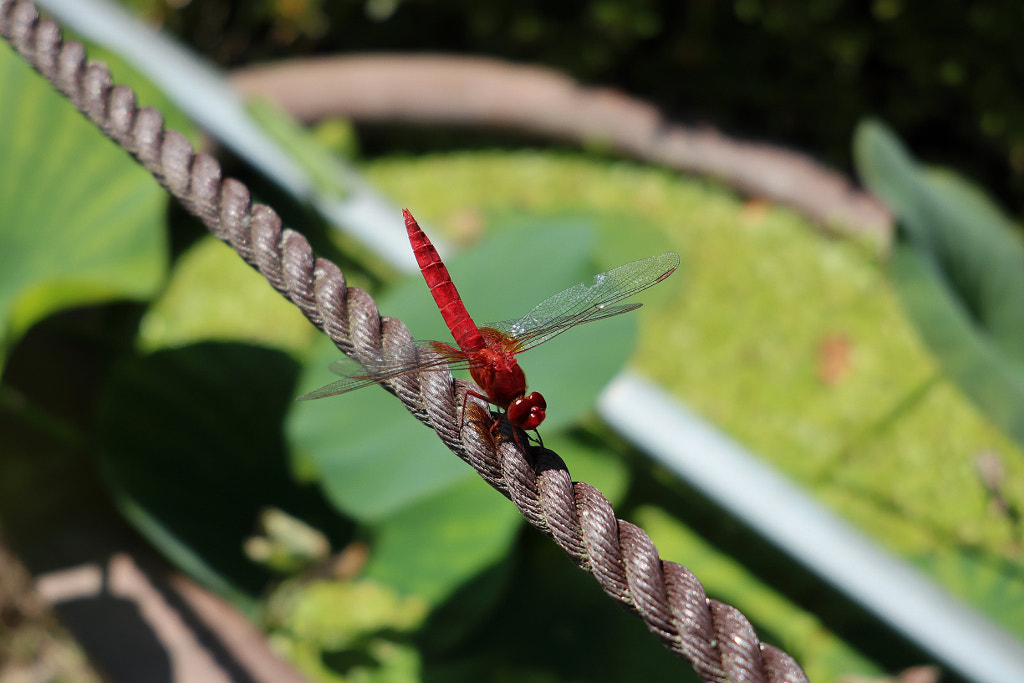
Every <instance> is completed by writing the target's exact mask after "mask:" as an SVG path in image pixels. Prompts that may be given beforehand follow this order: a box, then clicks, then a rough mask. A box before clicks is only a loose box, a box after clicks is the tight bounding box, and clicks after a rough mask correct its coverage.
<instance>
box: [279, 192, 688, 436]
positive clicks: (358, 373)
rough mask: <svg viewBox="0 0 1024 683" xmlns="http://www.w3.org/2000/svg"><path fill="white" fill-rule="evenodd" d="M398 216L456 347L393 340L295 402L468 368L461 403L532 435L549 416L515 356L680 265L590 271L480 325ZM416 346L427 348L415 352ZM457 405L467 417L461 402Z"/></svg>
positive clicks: (337, 368) (662, 259) (608, 309)
mask: <svg viewBox="0 0 1024 683" xmlns="http://www.w3.org/2000/svg"><path fill="white" fill-rule="evenodd" d="M402 215H403V217H404V218H405V227H406V231H407V232H408V234H409V243H410V244H411V245H412V250H413V254H414V255H415V256H416V262H417V264H418V265H419V268H420V272H421V273H422V275H423V279H424V280H425V281H426V283H427V287H428V288H429V289H430V293H431V295H432V296H433V298H434V302H435V303H436V304H437V307H438V310H439V311H440V312H441V317H442V318H444V322H445V324H446V325H447V326H448V330H449V331H450V332H451V335H452V337H453V338H454V340H455V345H454V346H453V345H452V344H448V343H445V342H441V341H415V342H412V345H411V346H412V348H409V347H407V346H403V345H397V346H396V347H394V348H391V349H388V350H384V351H380V352H378V353H377V355H371V356H370V357H360V359H359V360H358V361H357V360H355V359H353V358H345V359H342V360H340V361H336V362H334V363H332V364H331V366H330V369H331V371H332V372H334V373H335V374H337V375H341V379H340V380H337V381H335V382H332V383H331V384H328V385H326V386H324V387H321V388H319V389H317V390H316V391H312V392H310V393H308V394H304V395H302V396H300V397H299V399H298V400H300V401H305V400H312V399H318V398H325V397H327V396H336V395H338V394H344V393H347V392H349V391H354V390H356V389H361V388H362V387H365V386H369V385H372V384H380V383H382V382H387V381H389V380H392V379H395V378H397V377H401V376H404V375H410V374H416V373H423V372H439V371H450V370H458V369H468V370H469V374H470V376H471V377H472V378H473V380H474V381H475V382H476V384H477V386H478V387H479V388H480V390H481V391H482V393H478V392H475V391H469V392H467V398H466V400H468V396H475V397H477V398H480V399H482V400H484V401H486V402H488V403H490V404H492V405H495V406H497V407H498V408H500V409H502V410H503V411H504V416H505V418H507V419H508V421H509V422H510V423H511V424H512V425H513V426H515V427H518V428H519V429H522V430H524V431H533V432H534V433H537V432H536V430H537V427H539V426H540V424H541V423H542V422H543V421H544V418H545V416H546V414H547V402H546V401H545V400H544V397H543V396H542V395H541V394H540V393H539V392H536V391H533V392H530V393H527V385H526V375H525V373H524V372H523V369H522V368H521V367H520V366H519V362H518V360H517V358H516V357H517V356H518V355H519V354H520V353H523V352H524V351H527V350H529V349H532V348H534V347H535V346H538V345H540V344H543V343H544V342H547V341H550V340H551V339H553V338H554V337H557V336H558V335H560V334H562V333H563V332H565V331H566V330H569V329H570V328H573V327H576V326H577V325H583V324H585V323H590V322H594V321H596V320H604V319H605V318H611V317H613V316H616V315H621V314H623V313H628V312H629V311H634V310H636V309H638V308H640V306H641V305H642V304H639V303H627V304H618V302H620V301H622V300H623V299H627V298H629V297H631V296H633V295H634V294H637V293H639V292H642V291H644V290H645V289H647V288H648V287H652V286H654V285H656V284H658V283H659V282H661V281H662V280H664V279H665V278H667V277H668V276H669V275H671V274H672V273H673V272H674V271H675V270H676V268H677V267H678V266H679V255H678V254H676V253H675V252H671V251H670V252H666V253H664V254H661V255H660V256H651V257H649V258H645V259H641V260H639V261H633V262H631V263H627V264H625V265H622V266H619V267H618V268H613V269H612V270H609V271H607V272H604V273H600V274H599V275H596V276H594V282H593V284H591V285H589V286H588V285H586V284H584V283H582V282H581V283H579V284H577V285H573V286H572V287H569V288H568V289H566V290H563V291H561V292H559V293H558V294H555V295H554V296H551V297H548V298H547V299H545V300H544V301H542V302H541V303H539V304H537V305H536V306H535V307H534V308H533V309H531V310H530V312H529V313H527V314H526V315H524V316H523V317H521V318H518V319H515V320H505V321H501V322H494V323H488V324H486V325H484V326H482V327H481V326H478V325H477V324H476V323H475V322H474V321H473V318H471V317H470V315H469V312H468V311H467V310H466V306H465V304H463V302H462V297H460V296H459V292H458V290H457V289H456V288H455V284H454V283H453V282H452V278H451V275H449V273H448V269H447V268H446V267H445V265H444V262H443V261H442V260H441V257H440V256H439V255H438V253H437V249H435V248H434V245H433V244H431V242H430V239H429V238H428V237H427V235H426V234H425V233H424V232H423V230H422V229H421V228H420V226H419V223H417V222H416V219H415V218H413V216H412V214H411V213H410V212H409V210H408V209H403V210H402ZM421 348H425V349H427V350H430V351H433V353H418V352H417V351H418V350H419V349H421ZM463 403H464V405H463V415H465V400H464V402H463ZM500 421H501V417H500V416H499V417H498V418H497V419H496V420H495V421H494V422H493V423H492V425H491V430H492V432H493V430H494V429H495V428H496V427H497V426H498V425H499V424H500ZM538 438H539V434H538Z"/></svg>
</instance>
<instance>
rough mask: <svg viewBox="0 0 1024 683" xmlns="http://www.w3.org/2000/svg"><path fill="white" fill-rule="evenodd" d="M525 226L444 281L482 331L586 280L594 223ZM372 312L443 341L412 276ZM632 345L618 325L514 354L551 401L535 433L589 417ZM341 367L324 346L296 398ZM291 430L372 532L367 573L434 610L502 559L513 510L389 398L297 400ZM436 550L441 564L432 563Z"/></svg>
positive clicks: (337, 501) (453, 265)
mask: <svg viewBox="0 0 1024 683" xmlns="http://www.w3.org/2000/svg"><path fill="white" fill-rule="evenodd" d="M529 225H530V227H529V228H527V227H526V222H525V221H518V222H516V224H515V225H507V226H506V229H505V230H500V231H496V234H495V235H493V236H492V237H491V238H489V239H488V240H486V241H484V242H483V243H481V244H480V245H478V246H477V247H476V248H474V249H472V250H470V251H469V252H466V253H464V254H461V255H458V256H456V257H453V258H451V259H449V262H448V266H449V270H450V271H451V274H452V277H453V278H454V279H455V281H456V283H457V284H458V285H459V286H460V293H461V294H462V297H463V300H464V301H465V302H466V305H467V307H468V309H469V310H470V312H471V314H472V315H473V316H474V318H475V319H476V320H477V322H478V324H483V323H484V321H487V320H494V319H507V318H517V317H519V316H522V315H523V314H525V313H526V312H527V311H528V310H529V309H530V308H532V307H533V305H535V304H536V303H537V302H539V301H540V300H542V299H544V298H545V297H546V296H548V295H551V294H553V293H555V292H556V291H558V290H559V289H562V288H565V287H568V286H571V285H573V284H575V283H576V282H579V281H587V282H589V281H590V279H591V278H592V276H593V266H592V265H589V260H588V253H589V251H590V249H591V248H592V243H593V240H592V236H591V231H590V229H589V227H588V226H586V225H584V224H582V223H581V222H579V221H567V220H565V219H560V220H557V221H544V220H539V221H538V220H536V219H534V220H532V221H530V222H529ZM524 264H533V266H532V267H529V268H527V267H524ZM544 264H551V266H552V267H550V268H545V267H544ZM380 309H381V311H382V312H383V313H385V314H387V315H395V316H398V317H400V318H402V320H404V321H405V322H406V324H408V325H409V327H410V328H411V329H412V330H413V332H414V334H415V336H416V337H418V338H425V339H431V338H434V339H448V340H450V334H449V333H448V331H447V329H446V328H445V327H444V323H443V322H442V320H441V316H440V314H439V313H438V311H437V307H436V305H435V304H434V302H433V300H432V299H431V298H430V295H429V292H428V290H427V288H426V286H425V285H424V283H423V279H422V277H421V276H420V275H418V274H417V275H415V276H412V277H410V278H408V279H407V280H406V281H405V282H403V283H402V284H400V285H399V286H397V287H395V288H394V289H393V290H392V291H391V292H390V293H389V295H388V296H387V297H386V298H384V299H382V300H381V301H380ZM588 327H589V328H590V329H587V328H588ZM632 335H633V325H632V323H631V321H630V320H629V317H628V316H623V317H622V318H621V319H613V320H609V321H603V322H602V323H601V324H600V325H589V326H584V327H583V328H580V329H579V330H573V331H570V332H568V333H566V334H565V335H564V336H562V337H559V338H558V339H557V340H555V341H553V342H551V343H550V344H546V345H544V346H542V347H540V348H538V349H535V350H531V351H530V352H529V353H527V354H524V355H523V356H522V357H521V361H522V364H523V366H524V368H525V369H526V372H527V376H528V378H529V379H530V380H531V381H532V382H533V384H532V385H531V386H532V387H533V388H536V389H539V390H541V391H542V392H543V393H544V394H545V396H546V398H547V400H548V405H549V418H548V420H547V421H546V422H545V423H544V424H543V425H542V426H541V429H542V430H543V431H544V433H545V434H551V433H557V432H558V430H559V428H565V427H567V426H569V425H570V424H572V423H573V422H575V421H576V420H578V419H579V418H580V416H582V415H583V414H584V413H585V412H587V411H588V410H590V408H591V407H592V405H593V402H594V400H595V398H596V396H597V394H598V392H599V391H600V389H601V387H602V386H603V385H604V384H605V383H607V382H608V381H609V380H610V379H611V377H612V376H613V375H614V373H615V372H616V371H617V370H618V369H619V368H620V367H621V366H622V364H623V363H624V362H625V359H626V357H627V355H628V352H629V347H630V343H631V340H632ZM337 358H338V351H337V350H336V349H334V348H333V347H332V346H330V345H328V344H326V343H325V344H323V345H322V346H321V347H320V348H319V350H318V352H317V353H316V354H315V357H314V358H312V359H311V361H310V362H309V363H308V364H307V370H306V371H305V372H304V376H303V379H302V381H301V389H303V390H311V389H314V388H316V387H317V386H319V385H322V384H326V383H328V382H329V381H331V376H330V375H328V374H327V373H326V371H325V368H326V367H327V365H329V364H330V362H331V361H333V360H336V359H337ZM288 434H289V441H290V443H291V444H292V445H293V448H294V453H295V456H296V457H297V459H298V460H300V461H304V462H312V463H313V464H314V465H315V468H316V470H317V473H318V476H319V479H320V482H321V484H322V486H323V487H324V491H325V493H326V495H327V497H328V499H329V500H330V501H331V502H332V503H333V504H334V505H335V507H336V508H337V509H339V510H341V511H343V512H344V513H345V514H348V515H351V516H352V517H354V518H356V519H359V520H361V521H363V522H366V523H367V524H369V525H370V527H371V529H372V530H373V533H374V535H375V537H376V538H377V539H378V541H379V542H380V545H379V547H377V548H375V552H374V555H373V559H372V560H371V569H370V573H371V575H373V576H376V577H377V578H385V577H386V578H387V580H388V581H390V582H392V583H394V584H395V585H401V586H402V587H403V588H405V589H407V590H410V591H414V592H417V593H419V594H420V595H423V596H425V597H427V598H428V599H430V600H432V601H440V600H441V599H442V598H443V597H445V596H447V595H449V594H450V593H451V591H452V590H454V589H455V588H456V587H457V586H458V585H460V584H461V583H462V582H464V581H466V580H467V579H469V578H470V577H472V576H473V575H474V574H476V573H477V572H479V571H480V570H481V569H483V568H484V567H487V566H490V565H493V564H494V563H495V562H497V560H498V559H499V558H500V557H501V556H502V555H503V554H504V553H505V552H507V549H508V547H509V545H510V544H511V541H512V538H513V536H514V534H515V532H516V529H517V528H518V525H519V516H518V513H517V512H516V511H515V508H514V507H513V506H512V505H511V504H510V503H509V502H508V501H507V500H505V499H504V498H503V497H501V496H499V495H497V494H495V493H494V492H493V491H492V490H490V489H489V488H488V487H486V486H485V485H484V484H483V483H482V482H480V480H479V477H478V476H477V475H476V474H475V473H474V472H473V471H472V470H471V469H470V468H469V467H468V466H467V465H465V464H464V463H462V462H460V461H459V460H458V459H456V458H453V457H452V455H451V453H449V452H448V450H447V449H445V448H444V447H443V446H442V445H441V443H440V442H439V441H438V440H437V439H436V438H434V437H433V436H432V435H431V434H430V433H429V432H427V431H425V430H424V428H423V426H422V425H420V424H419V423H418V422H416V421H415V420H413V419H411V418H410V417H409V415H407V414H406V413H405V410H404V409H403V408H402V407H401V406H400V404H398V403H397V402H396V401H395V400H394V398H393V397H391V396H390V395H388V394H386V393H385V392H382V391H379V390H373V389H366V390H363V391H360V392H358V393H357V394H353V395H344V396H339V397H330V398H326V399H322V400H319V401H310V402H303V403H301V404H296V406H295V409H294V410H293V412H292V415H291V416H290V418H289V424H288ZM577 451H579V452H580V453H582V454H583V456H581V458H582V460H581V462H582V463H584V464H586V465H589V466H590V469H591V471H592V472H595V473H597V474H598V476H603V477H604V479H605V480H606V481H607V482H608V485H609V486H610V487H612V488H615V487H616V484H618V489H619V490H620V491H621V490H622V489H623V488H624V484H622V482H623V481H624V479H625V472H624V470H621V469H619V468H617V467H616V466H614V465H610V464H609V463H607V462H606V461H605V462H602V460H601V459H600V458H597V457H589V458H588V457H586V456H587V454H588V450H587V449H586V448H584V447H582V446H580V447H578V448H577ZM569 465H570V468H571V467H572V465H573V463H572V462H570V463H569ZM410 529H413V530H414V531H410ZM396 539H400V540H396ZM440 548H444V549H446V550H445V552H446V556H445V560H444V562H440V563H439V562H438V561H437V559H436V558H437V556H438V553H439V552H440V551H439V549H440Z"/></svg>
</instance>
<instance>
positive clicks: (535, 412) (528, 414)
mask: <svg viewBox="0 0 1024 683" xmlns="http://www.w3.org/2000/svg"><path fill="white" fill-rule="evenodd" d="M547 407H548V404H547V401H545V400H544V397H543V396H541V395H540V394H539V393H538V392H536V391H534V392H533V393H531V394H529V395H527V396H520V397H519V398H517V399H516V400H514V401H512V402H511V403H509V404H508V410H506V411H505V414H506V415H507V416H508V421H509V422H511V423H512V424H514V425H515V426H516V427H519V428H520V429H524V430H526V431H530V430H532V429H536V428H537V427H538V426H540V423H541V422H543V421H544V416H545V415H546V413H545V412H544V411H545V410H547Z"/></svg>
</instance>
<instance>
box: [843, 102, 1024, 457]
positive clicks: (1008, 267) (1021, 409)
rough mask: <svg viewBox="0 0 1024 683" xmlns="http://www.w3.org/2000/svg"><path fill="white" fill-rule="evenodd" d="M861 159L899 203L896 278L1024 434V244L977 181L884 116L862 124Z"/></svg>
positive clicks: (1006, 423)
mask: <svg viewBox="0 0 1024 683" xmlns="http://www.w3.org/2000/svg"><path fill="white" fill-rule="evenodd" d="M854 150H855V154H856V158H857V166H858V169H859V171H860V173H861V176H862V177H863V179H864V182H865V183H866V184H867V185H868V187H869V188H870V189H871V190H872V191H873V192H874V193H875V194H877V195H878V196H879V197H881V198H882V199H883V200H884V201H885V202H886V203H887V204H888V205H889V206H890V208H891V209H892V210H893V212H894V213H895V215H896V218H897V221H898V227H899V231H898V234H897V240H896V244H895V245H894V248H893V254H892V275H893V281H894V283H895V285H896V288H897V290H898V291H899V293H900V296H901V298H902V300H903V303H904V306H905V308H906V310H907V312H908V314H909V316H910V318H911V319H912V320H913V321H914V324H915V325H916V326H917V329H918V332H919V334H920V335H921V337H922V338H923V339H924V341H925V343H926V344H927V345H928V346H929V348H930V349H931V350H932V352H933V353H934V354H935V355H936V357H937V358H938V359H939V361H940V363H941V364H942V367H943V369H944V371H945V372H946V374H947V375H949V377H951V378H952V379H953V381H954V382H956V384H957V385H958V386H959V387H960V389H961V390H962V391H963V392H964V393H965V394H966V395H967V396H969V397H970V398H971V399H972V400H973V401H974V402H975V404H976V405H978V407H980V408H981V410H982V411H983V412H984V413H985V414H986V415H987V416H988V417H989V419H991V420H992V421H993V422H995V423H996V424H997V425H998V426H999V427H1000V428H1002V429H1003V430H1005V431H1006V432H1007V433H1008V434H1010V435H1011V436H1013V438H1015V439H1016V440H1017V441H1018V442H1019V443H1024V243H1022V242H1021V239H1020V237H1019V233H1018V232H1016V231H1015V229H1014V226H1013V225H1012V223H1011V222H1010V220H1009V219H1008V218H1007V217H1006V216H1005V215H1004V214H1003V213H1002V212H1001V211H1000V210H999V208H998V207H996V206H995V205H994V204H993V203H992V202H991V201H990V200H989V199H988V198H986V197H985V196H984V195H983V194H982V193H981V192H980V191H978V190H977V189H976V188H973V187H971V186H970V185H969V184H968V183H966V182H965V181H963V180H961V179H959V178H957V177H955V176H953V175H952V174H948V173H938V172H929V171H926V170H923V169H922V168H920V167H919V166H918V164H917V163H916V162H915V161H914V160H913V159H912V158H911V157H910V155H909V154H908V152H907V151H906V150H905V149H904V147H903V146H902V144H901V143H900V142H899V140H897V139H896V137H895V136H894V135H893V134H892V133H891V132H889V131H888V130H887V129H885V128H884V127H882V126H881V125H880V124H877V123H870V122H869V123H865V124H862V125H861V126H860V128H859V129H858V131H857V135H856V138H855V148H854Z"/></svg>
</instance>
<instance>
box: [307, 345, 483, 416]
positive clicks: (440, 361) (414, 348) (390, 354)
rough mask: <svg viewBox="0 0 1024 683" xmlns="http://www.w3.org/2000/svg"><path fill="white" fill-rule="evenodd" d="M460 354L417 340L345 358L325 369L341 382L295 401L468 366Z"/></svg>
mask: <svg viewBox="0 0 1024 683" xmlns="http://www.w3.org/2000/svg"><path fill="white" fill-rule="evenodd" d="M461 354H462V352H461V351H459V350H458V349H455V348H453V347H450V346H448V345H447V344H442V343H440V342H433V341H417V342H413V343H411V344H407V345H400V346H397V347H393V348H391V349H388V350H386V351H383V352H381V353H379V354H376V355H369V354H364V356H363V359H362V360H361V361H359V360H356V359H355V358H351V357H349V356H344V357H342V358H341V359H339V360H336V361H334V362H333V363H331V364H330V365H329V366H328V368H329V369H330V371H331V372H333V373H334V374H336V375H340V376H341V379H339V380H337V381H335V382H331V383H330V384H328V385H326V386H323V387H320V388H319V389H316V390H315V391H311V392H309V393H308V394H303V395H302V396H299V398H298V399H297V400H299V401H311V400H313V399H317V398H325V397H327V396H336V395H338V394H344V393H347V392H349V391H355V390H356V389H362V388H363V387H366V386H369V385H371V384H381V383H382V382H387V381H389V380H392V379H395V378H396V377H401V376H404V375H411V374H414V373H417V372H442V371H445V370H451V369H455V368H464V367H469V364H470V361H469V359H468V358H465V357H463V356H462V355H461Z"/></svg>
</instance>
